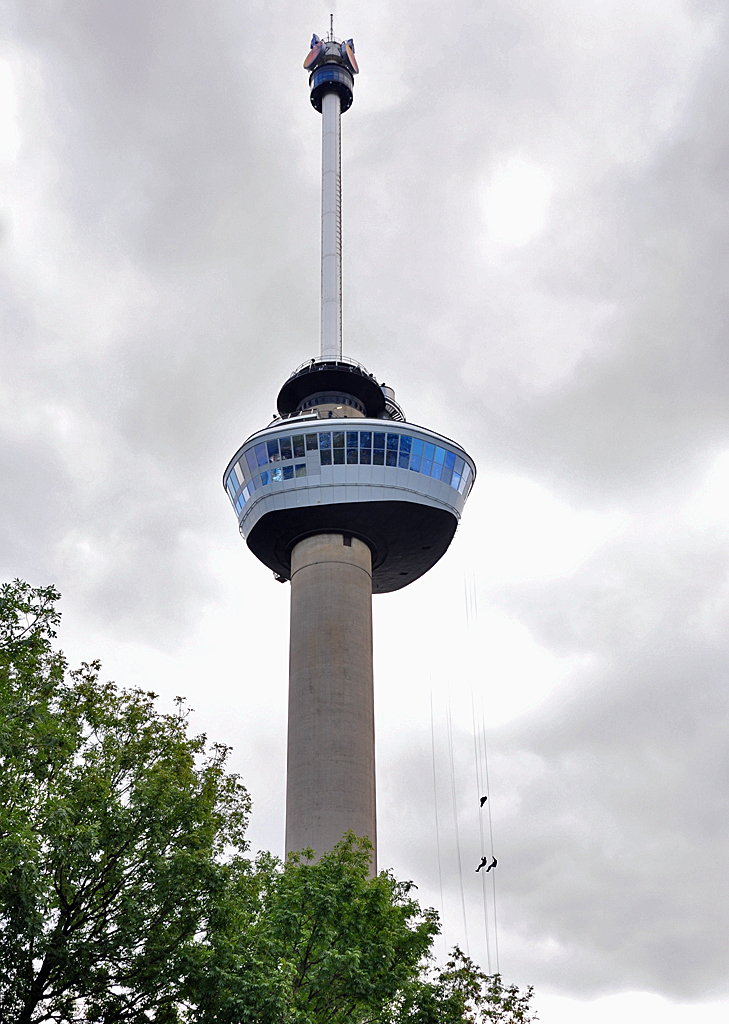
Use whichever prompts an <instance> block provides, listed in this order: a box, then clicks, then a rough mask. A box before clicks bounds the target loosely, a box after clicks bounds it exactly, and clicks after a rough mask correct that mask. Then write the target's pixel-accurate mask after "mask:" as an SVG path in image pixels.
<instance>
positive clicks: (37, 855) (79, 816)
mask: <svg viewBox="0 0 729 1024" xmlns="http://www.w3.org/2000/svg"><path fill="white" fill-rule="evenodd" d="M57 598H58V594H57V593H56V592H55V591H54V590H53V589H52V588H46V589H36V590H33V589H31V588H30V587H29V586H28V585H27V584H24V583H21V582H19V581H15V583H13V584H8V585H5V586H3V587H2V589H0V1020H2V1021H13V1022H16V1021H17V1022H18V1024H30V1022H31V1021H43V1020H56V1021H77V1020H104V1021H146V1020H150V1019H154V1020H158V1021H163V1020H175V1019H177V1009H176V1007H177V1004H178V992H179V986H180V978H181V975H182V973H183V972H184V969H185V965H186V964H187V963H188V961H189V957H190V953H191V950H193V949H194V948H195V947H196V946H198V945H199V944H200V942H201V939H203V938H204V937H205V933H204V929H205V925H206V921H205V908H206V907H207V906H208V905H209V904H210V899H211V896H212V895H213V894H215V893H216V892H218V891H221V890H223V889H224V888H225V886H226V885H227V884H228V869H227V866H226V865H225V863H224V860H223V853H224V851H225V849H226V847H228V846H232V847H234V848H237V849H238V850H242V849H243V848H244V839H243V833H244V829H245V825H246V820H247V814H248V810H249V799H248V795H247V793H246V792H245V790H244V789H243V787H242V786H241V784H240V783H239V781H238V779H237V777H236V776H235V775H230V774H228V773H226V771H225V760H226V756H227V752H228V751H227V748H226V747H224V746H221V745H213V746H212V747H207V745H206V741H205V737H204V736H195V737H192V736H190V735H188V729H187V714H186V711H185V708H184V705H183V704H182V702H179V703H178V707H177V712H176V713H175V714H160V713H159V712H158V711H157V710H156V709H155V707H154V694H151V693H144V692H142V691H139V690H131V691H120V690H118V689H117V688H116V687H115V686H114V685H113V684H112V683H102V682H100V680H99V666H98V663H91V664H84V665H83V666H82V667H81V668H80V669H79V670H78V671H76V672H70V673H69V672H68V669H67V666H66V663H65V661H64V658H63V656H62V655H61V654H59V653H57V652H55V651H54V650H53V648H52V644H51V641H52V638H53V637H54V636H55V626H56V625H57V623H58V613H57V611H56V609H55V601H56V600H57Z"/></svg>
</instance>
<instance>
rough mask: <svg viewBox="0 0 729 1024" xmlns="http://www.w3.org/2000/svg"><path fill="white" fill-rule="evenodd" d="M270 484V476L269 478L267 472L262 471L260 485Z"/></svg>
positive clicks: (265, 470)
mask: <svg viewBox="0 0 729 1024" xmlns="http://www.w3.org/2000/svg"><path fill="white" fill-rule="evenodd" d="M270 483H271V476H270V474H269V472H268V470H267V469H264V471H263V472H262V473H261V484H263V485H265V484H270Z"/></svg>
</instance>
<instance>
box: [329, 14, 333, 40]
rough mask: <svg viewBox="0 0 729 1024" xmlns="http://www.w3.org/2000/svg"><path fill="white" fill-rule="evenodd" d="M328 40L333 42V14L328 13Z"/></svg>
mask: <svg viewBox="0 0 729 1024" xmlns="http://www.w3.org/2000/svg"><path fill="white" fill-rule="evenodd" d="M329 42H330V43H333V42H334V15H333V14H330V15H329Z"/></svg>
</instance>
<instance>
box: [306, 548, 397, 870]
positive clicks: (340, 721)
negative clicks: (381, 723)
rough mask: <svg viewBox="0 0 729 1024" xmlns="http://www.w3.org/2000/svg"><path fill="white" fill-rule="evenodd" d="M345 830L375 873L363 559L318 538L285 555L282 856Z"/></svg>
mask: <svg viewBox="0 0 729 1024" xmlns="http://www.w3.org/2000/svg"><path fill="white" fill-rule="evenodd" d="M348 829H352V830H353V832H354V833H355V834H356V835H357V836H367V837H368V838H369V840H370V841H371V843H372V845H373V847H374V848H375V852H374V856H373V869H374V870H376V863H377V861H376V844H377V825H376V811H375V728H374V697H373V688H372V557H371V554H370V549H369V548H368V547H367V545H366V544H364V543H363V542H362V541H360V540H357V539H356V538H355V537H347V536H343V535H342V534H318V535H316V536H314V537H307V538H306V539H305V540H302V541H300V542H299V543H298V544H297V545H296V547H295V548H294V550H293V552H292V555H291V647H290V659H289V735H288V767H287V785H286V851H287V852H291V851H297V850H301V849H303V848H305V847H311V848H312V849H313V850H314V851H315V852H316V853H317V854H322V853H326V852H327V851H329V850H331V849H332V847H333V846H334V845H335V844H336V843H338V842H339V840H340V839H341V838H342V836H343V834H344V833H345V832H346V831H347V830H348Z"/></svg>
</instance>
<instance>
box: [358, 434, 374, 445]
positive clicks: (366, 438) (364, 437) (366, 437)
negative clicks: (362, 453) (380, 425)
mask: <svg viewBox="0 0 729 1024" xmlns="http://www.w3.org/2000/svg"><path fill="white" fill-rule="evenodd" d="M359 446H360V448H371V447H372V431H371V430H360V432H359Z"/></svg>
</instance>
